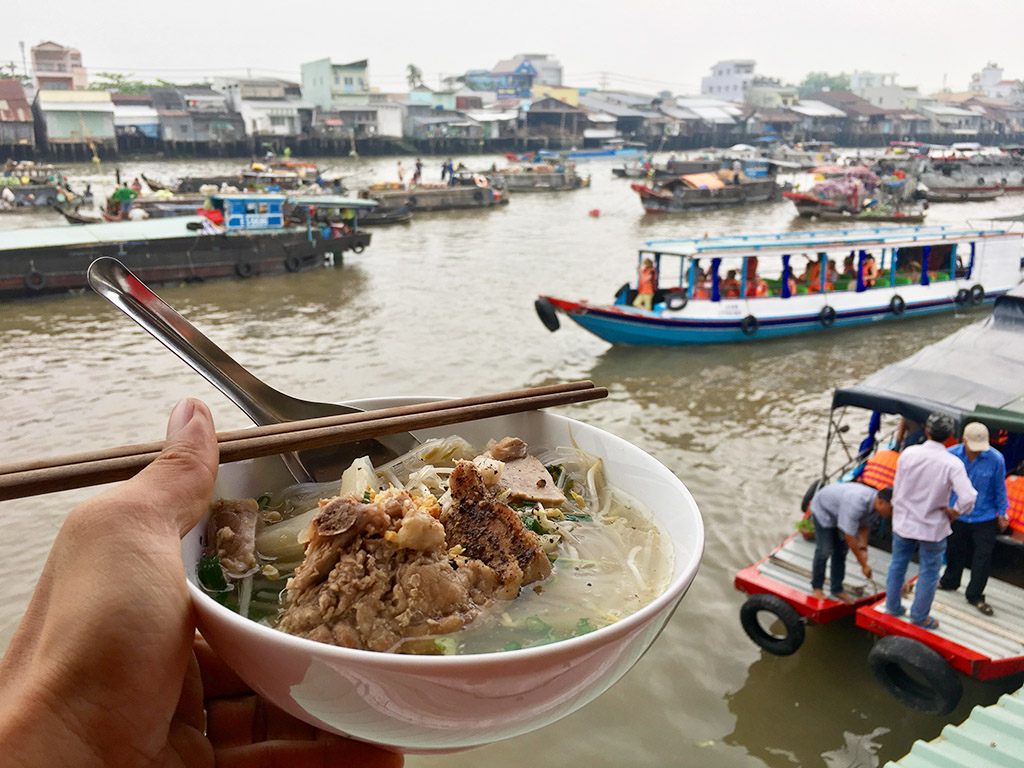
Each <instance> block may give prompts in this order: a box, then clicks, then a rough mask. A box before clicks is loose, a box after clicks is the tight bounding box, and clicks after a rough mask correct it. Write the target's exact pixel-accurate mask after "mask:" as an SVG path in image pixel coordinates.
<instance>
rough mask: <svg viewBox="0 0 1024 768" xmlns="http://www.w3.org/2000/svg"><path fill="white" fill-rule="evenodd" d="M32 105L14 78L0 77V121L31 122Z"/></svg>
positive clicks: (19, 83)
mask: <svg viewBox="0 0 1024 768" xmlns="http://www.w3.org/2000/svg"><path fill="white" fill-rule="evenodd" d="M32 119H33V118H32V107H30V106H29V104H28V99H26V98H25V89H24V88H23V87H22V85H21V82H20V81H19V80H17V79H16V78H0V122H4V123H31V122H32Z"/></svg>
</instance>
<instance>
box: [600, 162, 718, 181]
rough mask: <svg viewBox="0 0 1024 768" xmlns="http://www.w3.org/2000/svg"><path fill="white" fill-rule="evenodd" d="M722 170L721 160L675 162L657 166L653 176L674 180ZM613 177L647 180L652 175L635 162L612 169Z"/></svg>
mask: <svg viewBox="0 0 1024 768" xmlns="http://www.w3.org/2000/svg"><path fill="white" fill-rule="evenodd" d="M720 168H722V161H721V160H673V161H672V162H670V163H665V164H664V165H655V166H654V169H653V170H654V174H653V176H654V178H655V179H659V180H660V179H672V178H676V177H678V176H685V175H687V174H691V173H715V172H717V171H718V170H719V169H720ZM612 175H613V176H618V177H619V178H620V179H646V178H647V177H648V175H650V170H649V169H645V168H644V167H643V165H641V164H639V162H637V161H634V163H633V164H631V165H623V166H620V167H617V168H612Z"/></svg>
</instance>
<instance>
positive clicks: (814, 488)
mask: <svg viewBox="0 0 1024 768" xmlns="http://www.w3.org/2000/svg"><path fill="white" fill-rule="evenodd" d="M819 488H821V478H818V479H817V480H815V481H814V482H813V483H811V484H810V485H809V486H807V492H806V493H804V497H803V499H802V500H801V501H800V511H801V512H806V511H807V508H808V507H810V506H811V499H813V498H814V494H816V493H817V492H818V489H819Z"/></svg>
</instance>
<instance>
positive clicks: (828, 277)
mask: <svg viewBox="0 0 1024 768" xmlns="http://www.w3.org/2000/svg"><path fill="white" fill-rule="evenodd" d="M825 282H826V283H837V282H839V271H838V270H837V269H836V260H835V259H829V260H828V268H827V269H826V270H825ZM829 290H831V289H829Z"/></svg>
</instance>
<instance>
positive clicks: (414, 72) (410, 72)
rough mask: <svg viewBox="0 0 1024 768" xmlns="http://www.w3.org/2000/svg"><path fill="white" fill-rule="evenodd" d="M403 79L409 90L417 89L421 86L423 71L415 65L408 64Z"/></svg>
mask: <svg viewBox="0 0 1024 768" xmlns="http://www.w3.org/2000/svg"><path fill="white" fill-rule="evenodd" d="M405 79H406V81H407V82H408V83H409V87H410V88H418V87H420V86H421V85H423V70H422V69H420V68H419V67H417V66H416V65H415V64H410V65H409V66H408V67H407V68H406V70H405Z"/></svg>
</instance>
